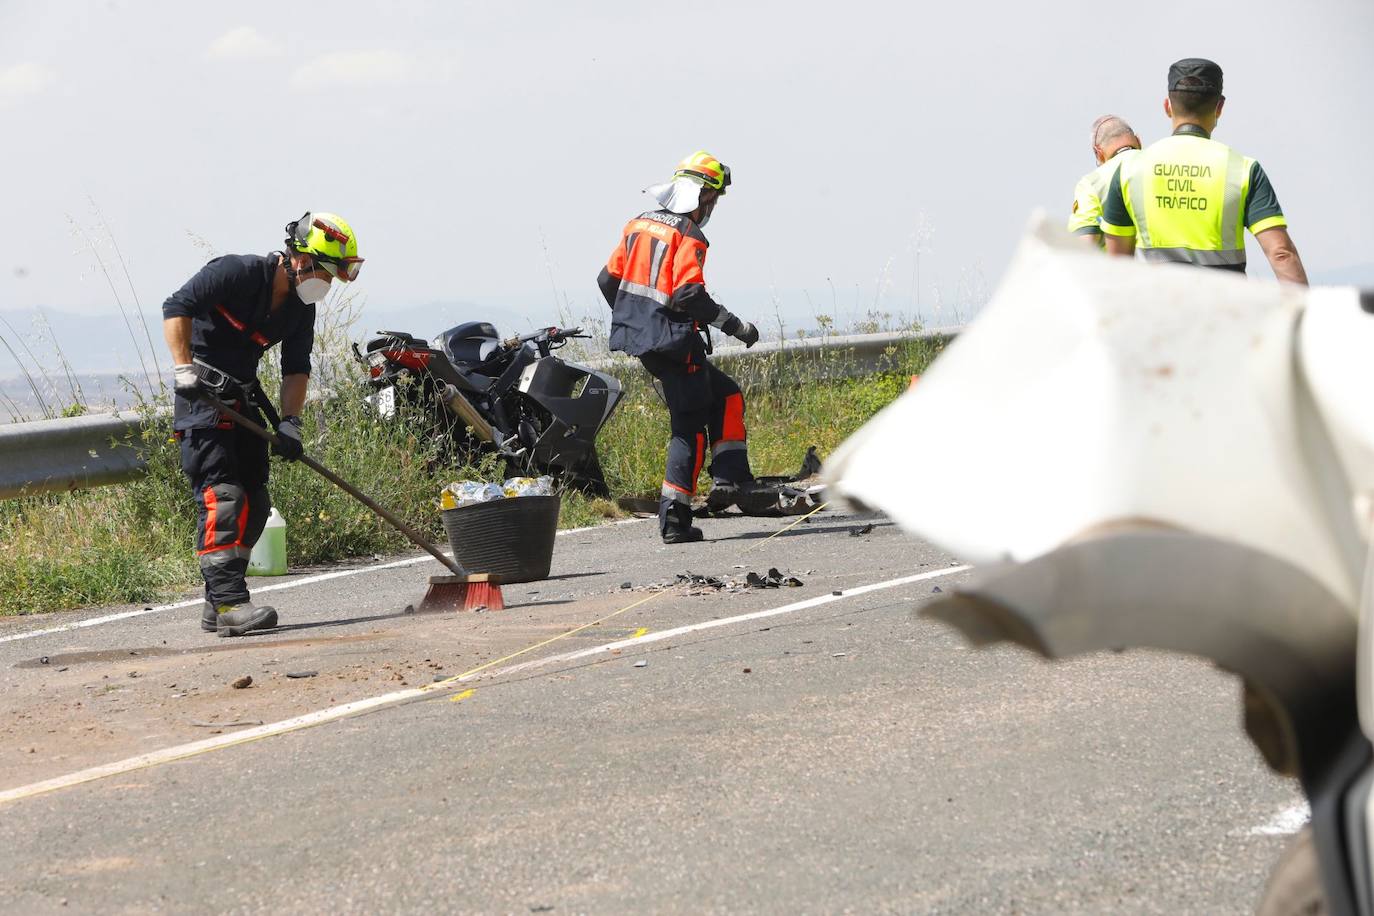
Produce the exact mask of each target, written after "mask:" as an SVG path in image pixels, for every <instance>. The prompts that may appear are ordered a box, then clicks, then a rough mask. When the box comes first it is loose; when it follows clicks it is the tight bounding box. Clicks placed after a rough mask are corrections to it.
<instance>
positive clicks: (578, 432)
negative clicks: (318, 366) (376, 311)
mask: <svg viewBox="0 0 1374 916" xmlns="http://www.w3.org/2000/svg"><path fill="white" fill-rule="evenodd" d="M588 336H589V335H586V334H583V333H582V329H581V328H556V327H549V328H540V329H539V330H537V331H533V332H531V333H528V334H521V335H518V336H515V337H509V338H502V337H501V336H500V334H499V333H498V332H497V330H496V328H495V327H494V326H493V325H491V324H490V323H488V322H485V321H470V322H467V323H464V324H460V325H458V326H456V327H452V328H449V329H448V330H446V331H444V332H443V333H441V334H439V335H438V336H437V337H436V338H435V339H434V341H433V343H431V342H430V341H429V340H426V339H424V338H419V337H415V336H413V335H411V334H408V333H406V332H404V331H377V332H375V334H374V336H373V337H372V338H371V339H370V340H368V342H367V344H366V346H365V347H364V348H363V349H362V350H359V348H358V345H357V344H356V343H354V344H353V353H354V356H355V358H356V359H357V360H358V361H359V362H360V363H361V364H362V365H363V367H364V368H365V369H366V371H367V384H368V386H369V387H370V388H371V390H372V394H371V395H369V400H371V401H372V403H373V404H374V405H375V407H376V409H377V412H378V413H379V414H380V415H381V416H383V417H387V416H391V415H393V414H394V413H395V412H396V410H397V404H398V399H401V400H403V401H404V402H405V403H407V404H408V405H409V406H410V407H411V408H412V409H416V410H419V411H422V412H425V413H427V414H428V415H429V416H430V417H431V418H432V419H433V422H434V429H435V435H437V436H441V437H443V438H444V440H445V444H446V445H448V446H449V451H450V453H451V455H452V457H453V460H455V461H464V460H468V459H469V458H470V457H471V456H472V455H473V454H474V453H475V452H477V451H479V450H483V449H488V450H493V451H495V453H496V454H497V455H499V456H500V457H501V458H502V459H503V460H504V461H505V462H506V466H507V470H508V473H509V474H510V475H512V476H524V475H540V474H550V475H553V476H556V477H560V478H562V479H563V480H564V481H565V482H566V483H568V484H569V485H572V486H576V487H579V488H582V489H585V490H587V491H588V492H590V493H592V494H593V495H598V496H605V495H607V488H606V479H605V477H604V476H603V474H602V471H601V463H600V460H599V459H598V457H597V453H596V437H597V435H598V433H600V432H601V430H602V428H604V427H605V425H606V423H607V421H608V420H610V418H611V414H612V413H614V412H615V409H616V405H618V404H619V403H620V399H621V397H622V395H623V392H622V390H621V385H620V381H619V380H618V379H616V378H615V377H614V376H612V375H610V374H608V373H605V372H602V371H599V370H597V369H593V368H591V367H590V366H585V365H582V364H580V363H576V362H573V361H571V360H565V359H563V358H561V357H559V356H557V355H556V354H555V351H556V350H559V349H561V348H562V347H564V346H565V345H566V344H567V343H568V341H570V340H573V339H575V338H579V337H588Z"/></svg>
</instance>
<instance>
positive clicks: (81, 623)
mask: <svg viewBox="0 0 1374 916" xmlns="http://www.w3.org/2000/svg"><path fill="white" fill-rule="evenodd" d="M642 521H644V519H640V518H626V519H621V520H620V521H617V522H613V523H612V524H614V525H629V524H633V523H634V522H642ZM606 527H610V526H607V525H593V526H591V527H589V528H567V529H565V530H563V531H560V532H558V534H559V536H563V535H568V534H581V533H582V532H584V531H598V530H600V529H602V528H606ZM441 552H442V553H444V554H445V555H447V556H452V555H453V551H451V550H445V551H441ZM433 561H434V558H433V557H431V556H430V555H429V554H425V555H424V556H419V557H411V558H410V559H408V560H393V561H391V562H390V563H378V564H375V565H373V566H357V567H354V568H353V569H341V570H339V571H338V572H330V573H320V574H319V575H315V576H306V577H305V578H303V579H294V580H292V581H290V582H278V583H276V584H274V585H259V586H257V587H256V588H254V589H253V594H255V595H256V594H260V593H262V592H276V591H281V590H283V589H288V588H300V587H301V586H302V585H315V584H317V583H319V582H328V581H329V580H331V579H344V578H347V577H348V576H360V575H362V574H363V573H368V572H377V571H379V570H383V569H399V568H401V567H403V566H415V565H416V564H418V563H425V562H433ZM203 600H204V599H203V598H193V599H191V600H189V601H178V602H175V603H174V604H160V605H158V606H157V607H145V608H141V609H140V610H137V611H121V612H120V613H118V614H106V615H105V616H103V617H91V618H89V619H87V620H75V621H72V622H71V623H64V624H61V625H60V626H55V627H47V628H45V629H42V630H28V631H26V632H23V633H11V634H9V635H8V636H0V643H6V642H15V641H17V640H20V639H34V638H35V637H38V636H48V635H50V634H52V633H66V632H69V631H71V630H80V629H82V628H84V627H94V626H99V625H100V624H102V623H114V622H115V621H116V620H128V619H129V618H130V617H142V616H144V615H145V614H156V613H158V612H160V611H175V610H178V609H179V608H186V607H196V606H198V605H199V604H200V603H201V602H202V601H203Z"/></svg>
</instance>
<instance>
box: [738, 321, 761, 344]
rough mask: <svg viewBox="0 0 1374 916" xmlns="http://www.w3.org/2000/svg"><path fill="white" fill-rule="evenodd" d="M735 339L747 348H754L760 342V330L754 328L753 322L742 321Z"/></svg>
mask: <svg viewBox="0 0 1374 916" xmlns="http://www.w3.org/2000/svg"><path fill="white" fill-rule="evenodd" d="M734 337H735V339H736V340H738V341H739V342H740V343H742V344H744V346H745V347H746V348H748V347H752V346H753V345H754V344H756V343H758V342H759V329H758V328H756V327H754V323H753V322H752V321H741V322H740V323H739V330H738V331H736V332H735V334H734Z"/></svg>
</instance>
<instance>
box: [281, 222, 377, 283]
mask: <svg viewBox="0 0 1374 916" xmlns="http://www.w3.org/2000/svg"><path fill="white" fill-rule="evenodd" d="M286 244H288V245H290V246H291V248H292V250H294V251H299V252H301V253H302V254H308V255H310V256H311V257H313V258H314V259H315V260H316V261H317V262H318V263H319V264H320V266H322V267H323V268H324V269H325V270H327V271H328V272H329V273H330V275H332V276H333V277H334V278H335V279H336V280H343V281H344V282H348V281H349V280H356V279H358V272H359V271H360V270H361V269H362V266H363V259H362V258H360V257H358V237H357V236H355V235H354V234H353V227H352V226H350V225H348V223H347V221H345V220H344V218H343V217H341V216H339V215H338V214H337V213H310V212H307V213H306V214H305V215H304V216H302V217H301V218H300V219H298V220H296V221H295V222H290V223H287V224H286Z"/></svg>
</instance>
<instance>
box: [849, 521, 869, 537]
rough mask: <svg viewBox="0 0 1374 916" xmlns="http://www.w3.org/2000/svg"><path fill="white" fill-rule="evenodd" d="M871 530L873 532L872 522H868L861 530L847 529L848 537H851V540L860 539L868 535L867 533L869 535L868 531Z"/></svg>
mask: <svg viewBox="0 0 1374 916" xmlns="http://www.w3.org/2000/svg"><path fill="white" fill-rule="evenodd" d="M872 530H873V523H872V522H869V523H868V524H867V525H864V526H863V527H862V528H850V529H849V536H850V537H852V538H857V537H862V536H863V535H865V534H868V533H869V532H870V531H872Z"/></svg>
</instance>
